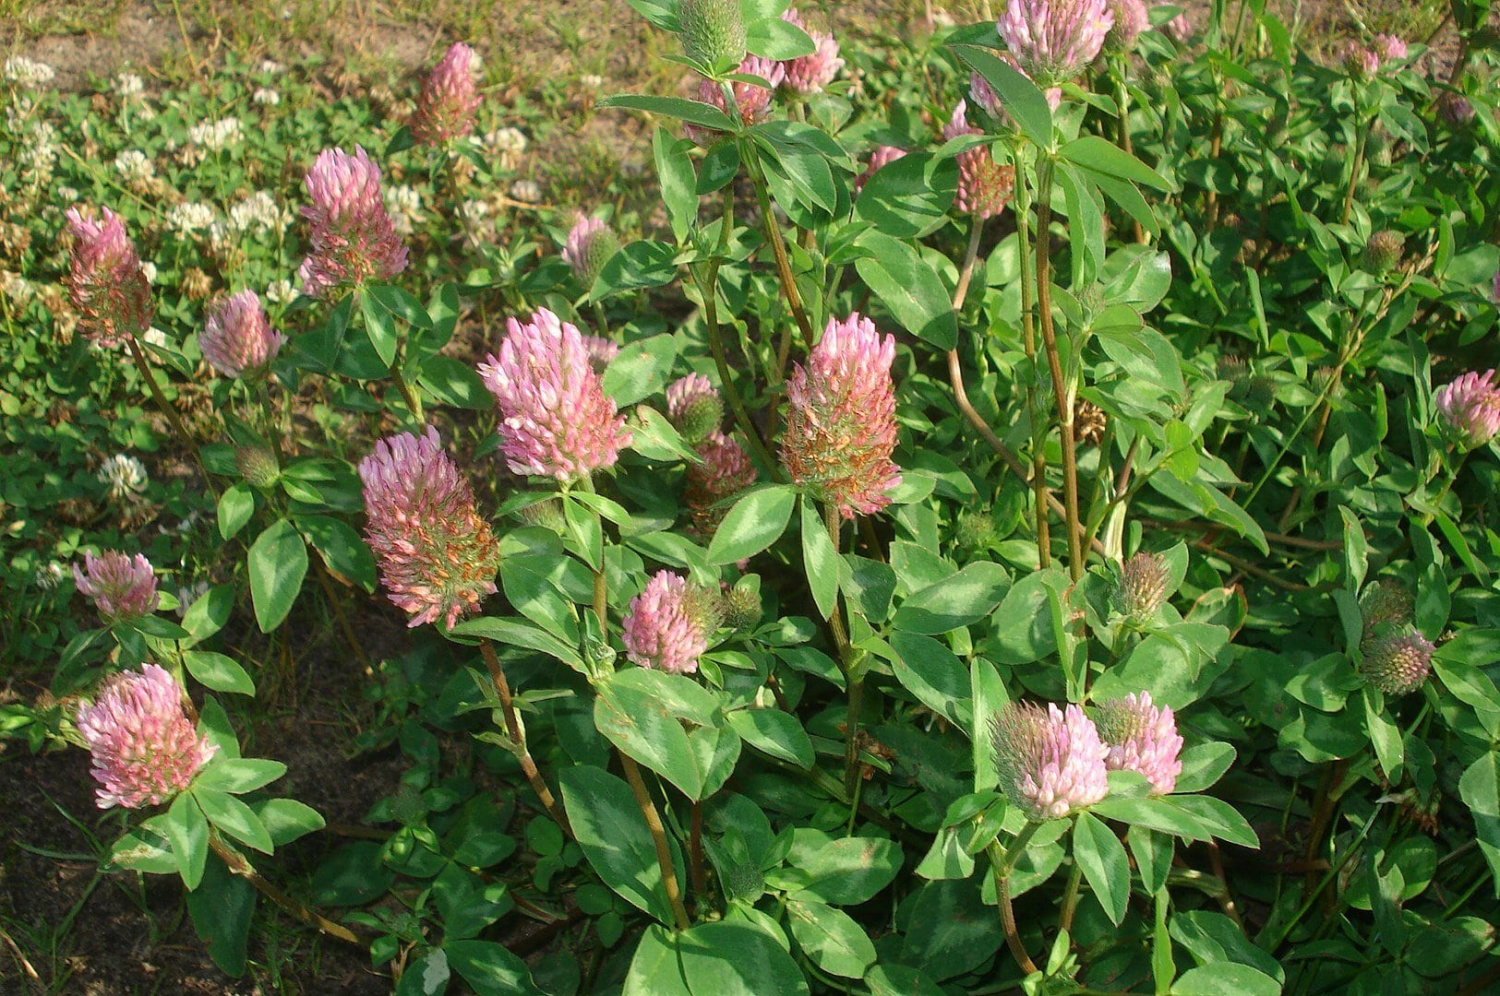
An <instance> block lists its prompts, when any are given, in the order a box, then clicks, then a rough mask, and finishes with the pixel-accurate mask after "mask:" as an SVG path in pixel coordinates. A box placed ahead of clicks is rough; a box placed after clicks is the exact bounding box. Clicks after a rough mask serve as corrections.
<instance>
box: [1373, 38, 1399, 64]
mask: <svg viewBox="0 0 1500 996" xmlns="http://www.w3.org/2000/svg"><path fill="white" fill-rule="evenodd" d="M1372 44H1373V47H1374V49H1375V54H1377V55H1379V56H1380V57H1381V58H1382V59H1384V60H1386V61H1387V62H1396V61H1398V60H1400V59H1404V58H1406V42H1405V41H1404V40H1402V39H1400V38H1397V37H1396V36H1395V35H1387V34H1379V35H1376V36H1375V40H1374V42H1373V43H1372Z"/></svg>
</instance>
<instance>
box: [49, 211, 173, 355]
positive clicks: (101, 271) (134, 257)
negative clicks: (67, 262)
mask: <svg viewBox="0 0 1500 996" xmlns="http://www.w3.org/2000/svg"><path fill="white" fill-rule="evenodd" d="M68 231H69V232H71V233H72V235H73V249H72V253H71V255H72V270H71V273H70V275H69V278H68V287H69V290H70V292H71V297H72V300H73V307H75V308H77V309H78V313H79V327H80V328H81V329H82V330H83V332H84V334H85V335H87V336H88V337H89V338H90V339H92V340H93V342H94V344H95V345H96V346H103V347H106V348H108V347H111V346H123V345H125V343H126V341H127V340H129V339H131V338H133V337H135V336H141V335H145V334H146V330H147V329H149V328H150V327H151V318H152V316H153V315H154V314H155V307H154V305H153V304H152V302H151V289H150V287H149V286H148V285H147V283H146V274H145V273H144V272H143V271H142V270H141V257H140V256H139V255H138V254H137V253H136V250H135V244H134V243H132V242H131V241H130V237H129V236H128V235H126V234H125V222H124V221H123V220H122V219H121V218H120V216H119V215H117V214H115V213H114V212H113V211H111V210H110V209H109V208H100V209H99V215H98V217H94V216H92V215H91V214H88V213H85V212H84V211H82V210H79V209H78V208H69V209H68Z"/></svg>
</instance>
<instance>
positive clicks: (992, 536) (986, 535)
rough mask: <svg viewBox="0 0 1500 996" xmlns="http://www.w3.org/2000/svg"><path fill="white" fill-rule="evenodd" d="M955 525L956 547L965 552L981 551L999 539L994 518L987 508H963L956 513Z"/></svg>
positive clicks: (974, 552) (976, 552)
mask: <svg viewBox="0 0 1500 996" xmlns="http://www.w3.org/2000/svg"><path fill="white" fill-rule="evenodd" d="M957 526H958V528H957V536H956V538H957V540H958V548H959V549H960V550H963V551H964V552H965V553H969V554H978V553H983V552H984V551H986V550H989V549H990V548H991V547H993V546H994V545H995V543H997V542H998V541H999V539H1000V531H999V530H998V529H996V528H995V519H994V517H993V516H992V515H991V514H990V513H989V512H988V511H987V510H979V511H972V510H970V509H964V510H963V511H961V512H959V513H958V523H957Z"/></svg>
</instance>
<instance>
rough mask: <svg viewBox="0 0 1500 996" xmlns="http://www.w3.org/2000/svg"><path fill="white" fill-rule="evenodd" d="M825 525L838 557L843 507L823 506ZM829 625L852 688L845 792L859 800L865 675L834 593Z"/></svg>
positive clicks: (846, 729)
mask: <svg viewBox="0 0 1500 996" xmlns="http://www.w3.org/2000/svg"><path fill="white" fill-rule="evenodd" d="M823 524H824V525H825V526H826V527H827V529H828V540H829V542H831V543H832V544H833V552H834V556H835V557H837V556H838V551H839V532H840V526H841V523H840V521H839V510H838V509H837V508H835V507H834V506H833V504H832V503H827V502H825V503H824V505H823ZM828 628H829V629H831V630H832V631H833V645H834V649H835V650H836V651H837V653H838V661H839V670H841V671H843V673H844V683H845V685H847V686H848V690H849V708H848V712H847V713H846V719H845V721H844V791H845V792H847V793H848V794H849V795H850V797H851V798H854V799H855V800H856V803H855V805H857V804H858V803H857V800H858V796H857V795H856V794H855V789H856V788H857V787H858V785H859V714H860V710H861V708H862V706H863V704H864V691H865V683H864V675H863V674H861V673H860V669H859V667H858V665H857V664H856V662H855V660H854V651H853V648H852V647H850V645H849V630H848V629H847V628H846V627H845V626H844V616H843V613H842V612H841V611H840V609H839V595H838V592H837V591H835V592H834V593H833V608H832V609H830V610H829V613H828Z"/></svg>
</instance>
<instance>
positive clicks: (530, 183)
mask: <svg viewBox="0 0 1500 996" xmlns="http://www.w3.org/2000/svg"><path fill="white" fill-rule="evenodd" d="M510 196H511V197H513V198H515V199H516V200H518V201H520V202H521V203H522V204H536V203H539V202H540V201H541V199H542V188H541V186H540V185H539V184H538V183H537V182H536V181H535V180H517V181H516V182H515V183H512V184H511V185H510Z"/></svg>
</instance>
